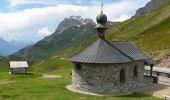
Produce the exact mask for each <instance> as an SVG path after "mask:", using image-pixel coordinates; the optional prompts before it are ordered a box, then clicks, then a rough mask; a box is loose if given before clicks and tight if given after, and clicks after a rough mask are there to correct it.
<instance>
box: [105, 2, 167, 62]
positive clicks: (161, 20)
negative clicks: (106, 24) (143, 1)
mask: <svg viewBox="0 0 170 100" xmlns="http://www.w3.org/2000/svg"><path fill="white" fill-rule="evenodd" d="M169 5H170V1H169V0H167V2H166V3H164V4H163V5H162V6H161V7H159V8H158V9H156V10H154V11H153V12H151V13H149V14H147V15H144V16H139V17H137V18H132V19H129V20H127V21H125V22H123V23H118V24H116V25H115V26H113V27H111V28H110V29H108V31H107V33H106V34H107V35H106V38H107V39H109V40H112V41H130V42H134V43H135V44H136V45H137V46H138V47H140V48H141V49H142V50H143V51H144V52H145V53H147V54H148V55H151V56H152V57H154V58H156V59H157V60H159V59H160V58H161V57H162V56H166V55H168V54H170V45H169V43H170V27H169V26H170V23H169V21H170V13H169V12H170V9H169Z"/></svg>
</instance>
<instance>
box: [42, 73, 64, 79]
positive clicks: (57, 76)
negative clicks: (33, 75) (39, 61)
mask: <svg viewBox="0 0 170 100" xmlns="http://www.w3.org/2000/svg"><path fill="white" fill-rule="evenodd" d="M42 78H45V79H49V78H61V76H60V75H49V74H44V75H43V76H42Z"/></svg>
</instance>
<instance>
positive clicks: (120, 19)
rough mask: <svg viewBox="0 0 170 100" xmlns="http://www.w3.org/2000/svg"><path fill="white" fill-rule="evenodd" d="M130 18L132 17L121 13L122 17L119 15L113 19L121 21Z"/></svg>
mask: <svg viewBox="0 0 170 100" xmlns="http://www.w3.org/2000/svg"><path fill="white" fill-rule="evenodd" d="M129 18H130V16H128V15H125V14H123V15H120V17H119V18H115V19H113V21H119V22H122V21H125V20H128V19H129Z"/></svg>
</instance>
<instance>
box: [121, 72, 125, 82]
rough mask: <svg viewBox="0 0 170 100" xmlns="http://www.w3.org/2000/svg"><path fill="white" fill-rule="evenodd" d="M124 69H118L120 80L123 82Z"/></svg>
mask: <svg viewBox="0 0 170 100" xmlns="http://www.w3.org/2000/svg"><path fill="white" fill-rule="evenodd" d="M125 74H126V73H125V69H121V70H120V82H125V80H126V75H125Z"/></svg>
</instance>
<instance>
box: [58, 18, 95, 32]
mask: <svg viewBox="0 0 170 100" xmlns="http://www.w3.org/2000/svg"><path fill="white" fill-rule="evenodd" d="M86 24H92V25H95V22H93V20H92V19H88V18H85V19H84V18H82V17H81V16H71V17H70V18H65V19H64V20H63V21H62V22H61V23H60V24H59V25H58V27H57V30H60V31H61V30H65V29H68V28H70V27H73V26H77V27H80V26H82V25H86Z"/></svg>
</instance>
